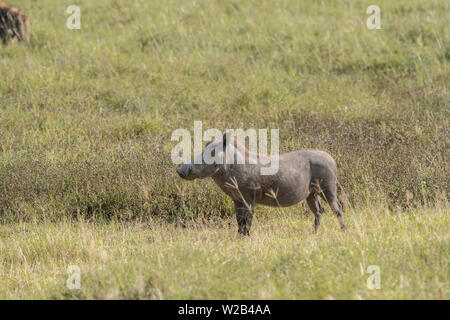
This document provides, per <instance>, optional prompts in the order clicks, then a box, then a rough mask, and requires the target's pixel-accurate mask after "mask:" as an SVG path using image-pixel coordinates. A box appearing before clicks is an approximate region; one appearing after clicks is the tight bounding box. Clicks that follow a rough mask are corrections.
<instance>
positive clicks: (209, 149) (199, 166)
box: [177, 134, 227, 180]
mask: <svg viewBox="0 0 450 320" xmlns="http://www.w3.org/2000/svg"><path fill="white" fill-rule="evenodd" d="M226 141H227V138H226V134H224V135H223V138H222V140H220V141H210V142H208V143H207V144H206V146H205V148H204V149H203V151H202V154H201V155H199V156H198V157H197V158H196V159H194V161H192V162H190V163H186V164H184V165H183V166H182V167H181V168H180V169H178V170H177V173H178V175H179V176H180V177H181V178H183V179H186V180H194V179H204V178H208V177H211V176H212V175H214V174H215V173H217V172H218V171H219V169H220V167H221V165H222V164H223V163H224V161H225V146H226V143H227V142H226Z"/></svg>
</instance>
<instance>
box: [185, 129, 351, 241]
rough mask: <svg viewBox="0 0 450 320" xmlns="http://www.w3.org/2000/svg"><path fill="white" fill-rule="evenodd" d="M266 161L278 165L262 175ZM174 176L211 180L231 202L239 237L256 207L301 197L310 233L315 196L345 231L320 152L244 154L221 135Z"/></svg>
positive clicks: (330, 164)
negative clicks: (307, 210) (308, 214)
mask: <svg viewBox="0 0 450 320" xmlns="http://www.w3.org/2000/svg"><path fill="white" fill-rule="evenodd" d="M207 157H209V159H211V157H214V159H215V162H212V163H211V161H203V159H206V158H207ZM237 159H241V161H236V160H237ZM242 160H245V161H242ZM262 160H264V161H262ZM271 161H278V166H279V169H278V172H276V173H275V174H273V175H262V174H261V170H260V169H261V168H262V167H267V166H269V165H268V163H271ZM207 163H211V164H207ZM239 163H240V164H239ZM242 163H244V164H242ZM262 163H264V164H262ZM177 173H178V174H179V176H180V177H181V178H183V179H186V180H194V179H203V178H207V177H211V178H213V180H214V182H215V183H216V184H217V185H218V186H219V187H220V188H221V189H222V190H223V191H224V192H225V193H226V194H227V195H228V196H230V197H231V198H232V199H233V201H234V206H235V210H236V218H237V222H238V231H239V233H240V234H242V235H249V233H250V228H251V224H252V217H253V213H254V208H255V205H256V204H263V205H267V206H277V207H287V206H292V205H295V204H297V203H299V202H300V201H302V200H304V199H306V201H307V203H308V206H309V208H310V209H311V211H312V212H313V214H314V232H316V231H317V228H318V227H319V225H320V220H321V218H322V214H323V212H324V210H323V208H322V206H321V205H320V202H319V197H322V198H323V199H325V200H326V201H327V202H328V204H329V205H330V207H331V209H332V210H333V212H334V213H335V214H336V216H337V218H338V220H339V224H340V226H341V229H342V230H345V224H344V219H343V217H342V209H341V206H340V205H339V203H338V200H337V195H336V178H337V168H336V163H335V161H334V160H333V158H332V157H331V156H330V155H329V154H328V153H326V152H324V151H320V150H310V149H305V150H299V151H295V152H290V153H286V154H282V155H279V156H270V157H269V156H266V155H262V154H256V153H252V152H249V151H248V150H247V149H246V148H245V146H243V145H241V144H239V143H238V142H237V140H236V139H235V138H230V135H229V134H227V133H225V134H224V135H223V137H222V140H221V141H214V142H208V143H207V144H206V146H205V149H204V150H203V152H202V154H201V155H200V156H199V158H197V159H196V160H194V161H193V162H191V163H187V164H184V165H183V166H182V167H181V168H180V169H178V170H177Z"/></svg>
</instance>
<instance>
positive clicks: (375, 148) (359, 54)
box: [0, 0, 450, 299]
mask: <svg viewBox="0 0 450 320" xmlns="http://www.w3.org/2000/svg"><path fill="white" fill-rule="evenodd" d="M13 4H14V6H16V7H19V8H21V9H23V10H24V11H25V12H26V13H27V15H28V16H29V18H30V21H31V30H32V32H31V35H32V36H31V41H30V42H29V43H27V44H19V43H11V44H10V45H9V46H7V47H1V48H0V221H1V225H0V235H1V236H0V298H52V297H54V298H72V297H73V298H221V297H223V298H350V299H353V298H441V299H445V298H448V289H449V288H448V276H449V263H448V257H449V247H450V243H449V233H448V226H449V209H448V193H449V189H450V188H449V185H448V181H449V176H450V164H449V163H450V162H449V150H450V149H449V141H450V134H449V123H448V120H449V109H448V83H449V71H448V67H449V60H450V45H449V40H450V39H449V30H448V27H447V24H448V23H447V21H448V20H449V15H448V12H449V10H448V9H449V8H448V7H449V5H448V2H447V1H443V0H442V1H429V0H414V1H407V0H400V1H386V0H382V1H381V0H380V1H376V3H373V2H372V1H371V2H369V1H350V0H349V1H339V2H337V1H313V0H310V1H256V0H255V1H164V2H162V1H144V0H136V1H133V2H130V3H127V2H123V1H113V0H105V1H86V0H82V1H77V5H79V6H80V8H81V10H82V17H81V29H80V30H69V29H67V28H66V18H67V15H66V14H65V9H66V8H67V7H68V6H69V5H72V4H73V3H72V1H56V0H42V1H39V2H30V1H22V0H17V1H14V3H13ZM371 4H377V5H379V6H380V8H381V14H382V15H381V25H382V29H380V30H368V29H367V28H366V19H367V17H368V15H366V13H365V11H366V8H367V7H368V6H369V5H371ZM194 120H202V121H203V125H204V128H205V129H207V128H218V129H226V128H241V127H243V128H279V129H280V149H281V151H282V152H286V151H292V150H296V149H299V148H307V147H314V148H321V149H324V150H327V151H328V152H330V153H331V154H332V155H333V156H334V158H335V159H336V161H337V163H338V167H339V170H340V182H341V184H342V188H343V190H344V192H343V193H342V196H341V201H342V202H343V204H344V207H345V218H346V219H347V221H348V223H347V224H348V226H349V231H348V232H347V233H341V232H338V228H337V225H336V221H334V220H335V219H334V217H332V216H331V214H329V215H327V218H326V219H324V222H323V224H322V226H321V229H320V232H319V234H318V235H316V236H314V235H312V234H311V229H312V217H311V216H309V215H308V213H307V210H306V208H305V207H304V205H299V206H297V207H294V208H289V209H283V210H279V209H276V208H265V207H258V208H257V221H256V222H255V224H254V230H253V232H252V235H251V237H250V238H245V239H240V238H238V237H237V236H236V225H235V222H234V218H233V211H232V203H231V202H230V200H229V199H227V198H226V197H225V196H224V195H223V194H222V193H221V192H220V191H219V190H218V189H217V188H216V187H215V186H214V185H213V183H212V182H210V181H198V182H193V183H186V182H183V181H180V180H178V179H177V177H176V174H175V169H176V166H175V165H174V164H172V162H171V160H170V150H171V148H172V147H173V146H174V142H172V141H170V135H171V132H172V131H173V130H175V129H177V128H187V129H190V128H192V127H193V121H194ZM371 264H373V265H378V266H379V267H380V270H381V274H382V279H381V281H382V283H381V289H380V290H373V291H372V290H367V288H366V286H365V281H366V279H367V276H368V275H367V274H365V273H364V270H366V268H367V266H368V265H371ZM69 265H79V266H80V268H81V270H82V287H81V290H68V289H67V288H66V286H65V279H66V278H67V274H66V270H67V267H68V266H69ZM361 270H362V271H361Z"/></svg>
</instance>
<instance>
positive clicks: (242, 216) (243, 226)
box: [234, 201, 254, 236]
mask: <svg viewBox="0 0 450 320" xmlns="http://www.w3.org/2000/svg"><path fill="white" fill-rule="evenodd" d="M234 208H235V210H236V219H237V223H238V232H239V234H240V235H243V236H248V235H250V228H251V226H252V218H253V209H254V204H253V203H251V202H249V201H246V202H240V201H235V202H234Z"/></svg>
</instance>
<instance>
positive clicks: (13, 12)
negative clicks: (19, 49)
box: [0, 1, 30, 45]
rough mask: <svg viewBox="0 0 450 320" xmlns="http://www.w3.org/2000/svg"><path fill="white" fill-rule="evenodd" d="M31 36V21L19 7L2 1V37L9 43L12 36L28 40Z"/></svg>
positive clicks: (0, 24)
mask: <svg viewBox="0 0 450 320" xmlns="http://www.w3.org/2000/svg"><path fill="white" fill-rule="evenodd" d="M29 37H30V22H29V21H28V19H27V16H26V15H25V14H24V13H23V12H22V11H21V10H19V9H17V8H13V7H11V6H10V5H8V4H6V3H4V2H3V1H0V39H1V40H2V42H3V44H4V45H6V44H8V42H9V40H10V39H12V38H17V39H18V40H20V41H27V40H28V39H29Z"/></svg>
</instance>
